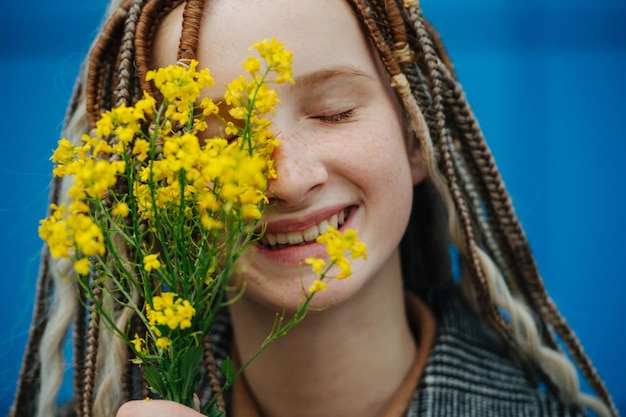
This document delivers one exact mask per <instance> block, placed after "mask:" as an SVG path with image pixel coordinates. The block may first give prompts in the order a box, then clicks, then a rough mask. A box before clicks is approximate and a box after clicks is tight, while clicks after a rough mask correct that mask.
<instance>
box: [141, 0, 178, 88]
mask: <svg viewBox="0 0 626 417" xmlns="http://www.w3.org/2000/svg"><path fill="white" fill-rule="evenodd" d="M182 2H183V0H154V1H150V2H148V3H147V4H146V5H145V7H144V8H143V11H142V14H141V18H140V19H139V22H137V37H136V38H135V54H136V55H135V65H136V66H137V78H138V79H139V83H140V86H141V89H142V90H145V91H148V92H149V93H150V94H152V95H153V96H154V97H159V94H158V92H157V91H156V89H155V88H154V86H153V85H152V84H150V83H148V82H147V81H146V80H145V78H146V74H147V73H148V71H149V70H151V69H153V68H152V67H153V65H152V43H153V42H154V37H155V35H156V31H157V28H158V26H159V23H160V22H161V19H163V17H164V16H165V15H167V14H168V13H169V12H170V11H171V10H172V9H174V8H175V7H177V6H179V5H181V4H182Z"/></svg>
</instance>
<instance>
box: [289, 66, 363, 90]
mask: <svg viewBox="0 0 626 417" xmlns="http://www.w3.org/2000/svg"><path fill="white" fill-rule="evenodd" d="M341 78H370V79H371V78H372V77H371V76H370V75H368V74H367V73H365V72H363V71H361V70H360V69H358V68H355V67H352V66H349V65H338V66H335V67H330V68H324V69H321V70H318V71H313V72H309V73H306V74H303V75H300V76H298V77H296V78H295V82H296V84H295V86H294V87H295V88H296V89H298V88H303V87H309V88H310V87H315V86H317V85H319V84H322V83H325V82H328V81H334V80H336V79H341Z"/></svg>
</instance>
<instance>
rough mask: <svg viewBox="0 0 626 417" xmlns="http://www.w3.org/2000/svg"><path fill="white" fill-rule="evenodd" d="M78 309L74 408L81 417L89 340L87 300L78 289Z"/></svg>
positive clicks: (74, 344) (75, 327)
mask: <svg viewBox="0 0 626 417" xmlns="http://www.w3.org/2000/svg"><path fill="white" fill-rule="evenodd" d="M77 293H78V294H77V297H78V300H79V301H78V309H77V312H76V317H75V318H74V343H73V347H74V350H73V353H74V358H73V361H74V407H75V411H76V415H77V416H80V415H81V412H82V411H81V410H82V401H81V399H82V398H83V393H84V389H85V387H84V385H83V378H82V377H83V375H84V374H85V361H86V357H87V351H86V348H87V346H86V343H85V340H87V323H86V320H85V317H86V315H87V308H86V300H85V295H84V291H83V290H81V289H80V287H79V288H78V291H77Z"/></svg>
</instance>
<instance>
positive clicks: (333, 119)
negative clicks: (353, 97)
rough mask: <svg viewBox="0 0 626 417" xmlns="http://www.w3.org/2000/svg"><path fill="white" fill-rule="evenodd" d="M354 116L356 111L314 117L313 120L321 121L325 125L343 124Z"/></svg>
mask: <svg viewBox="0 0 626 417" xmlns="http://www.w3.org/2000/svg"><path fill="white" fill-rule="evenodd" d="M353 115H354V109H350V110H346V111H344V112H341V113H335V114H328V115H325V114H323V115H319V116H313V117H311V118H312V119H316V120H319V121H321V122H324V123H341V122H345V121H347V120H348V119H350V118H351V117H352V116H353Z"/></svg>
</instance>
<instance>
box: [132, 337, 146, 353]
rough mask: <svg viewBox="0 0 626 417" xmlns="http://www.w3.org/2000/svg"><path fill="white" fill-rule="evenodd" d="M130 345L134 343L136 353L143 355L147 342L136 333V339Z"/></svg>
mask: <svg viewBox="0 0 626 417" xmlns="http://www.w3.org/2000/svg"><path fill="white" fill-rule="evenodd" d="M130 343H132V345H133V347H134V348H135V352H137V353H141V352H143V345H144V343H146V341H145V340H144V339H142V338H141V337H139V335H138V334H137V333H135V338H134V339H133V340H131V341H130Z"/></svg>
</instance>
